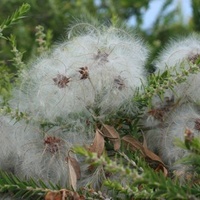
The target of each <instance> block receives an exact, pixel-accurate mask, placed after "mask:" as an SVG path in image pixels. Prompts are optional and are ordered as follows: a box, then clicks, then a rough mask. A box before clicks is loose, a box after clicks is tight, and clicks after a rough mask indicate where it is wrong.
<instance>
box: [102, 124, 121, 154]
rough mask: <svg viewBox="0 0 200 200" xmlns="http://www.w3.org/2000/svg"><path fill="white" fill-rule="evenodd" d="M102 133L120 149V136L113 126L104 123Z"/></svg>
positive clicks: (115, 148) (116, 148) (115, 147)
mask: <svg viewBox="0 0 200 200" xmlns="http://www.w3.org/2000/svg"><path fill="white" fill-rule="evenodd" d="M102 133H103V135H104V136H105V137H107V138H108V139H109V140H110V141H111V142H112V143H113V145H114V150H115V151H117V150H119V149H120V146H121V140H120V136H119V133H118V132H117V131H116V130H115V128H114V127H113V126H109V125H106V124H103V127H102Z"/></svg>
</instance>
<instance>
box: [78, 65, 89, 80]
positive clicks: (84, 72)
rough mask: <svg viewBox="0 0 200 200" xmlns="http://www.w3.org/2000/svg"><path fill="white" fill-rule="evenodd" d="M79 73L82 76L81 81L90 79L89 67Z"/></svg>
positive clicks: (83, 68) (81, 69) (82, 68)
mask: <svg viewBox="0 0 200 200" xmlns="http://www.w3.org/2000/svg"><path fill="white" fill-rule="evenodd" d="M79 73H80V74H81V79H87V78H88V77H89V70H88V67H87V66H86V67H80V70H79Z"/></svg>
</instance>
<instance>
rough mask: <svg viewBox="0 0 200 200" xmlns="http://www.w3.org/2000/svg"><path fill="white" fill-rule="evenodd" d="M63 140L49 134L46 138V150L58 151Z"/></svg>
mask: <svg viewBox="0 0 200 200" xmlns="http://www.w3.org/2000/svg"><path fill="white" fill-rule="evenodd" d="M62 143H63V141H62V140H61V139H60V138H57V137H55V136H47V137H46V138H44V145H45V150H46V151H48V152H50V153H57V152H58V151H59V149H60V146H61V145H62Z"/></svg>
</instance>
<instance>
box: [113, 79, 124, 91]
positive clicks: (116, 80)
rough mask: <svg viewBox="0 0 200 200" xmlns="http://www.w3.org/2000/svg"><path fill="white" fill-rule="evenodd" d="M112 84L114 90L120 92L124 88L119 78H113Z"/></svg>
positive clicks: (122, 81)
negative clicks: (116, 89)
mask: <svg viewBox="0 0 200 200" xmlns="http://www.w3.org/2000/svg"><path fill="white" fill-rule="evenodd" d="M114 84H115V86H116V88H118V89H119V90H122V89H123V88H125V83H124V80H123V79H122V78H121V76H118V77H115V78H114Z"/></svg>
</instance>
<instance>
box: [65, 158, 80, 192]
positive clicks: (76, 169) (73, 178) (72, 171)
mask: <svg viewBox="0 0 200 200" xmlns="http://www.w3.org/2000/svg"><path fill="white" fill-rule="evenodd" d="M66 160H67V166H68V169H69V184H70V185H71V187H72V188H73V190H75V191H76V184H77V179H78V178H80V176H81V173H80V166H79V164H78V162H77V161H76V159H75V158H72V157H70V156H68V157H67V158H66Z"/></svg>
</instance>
